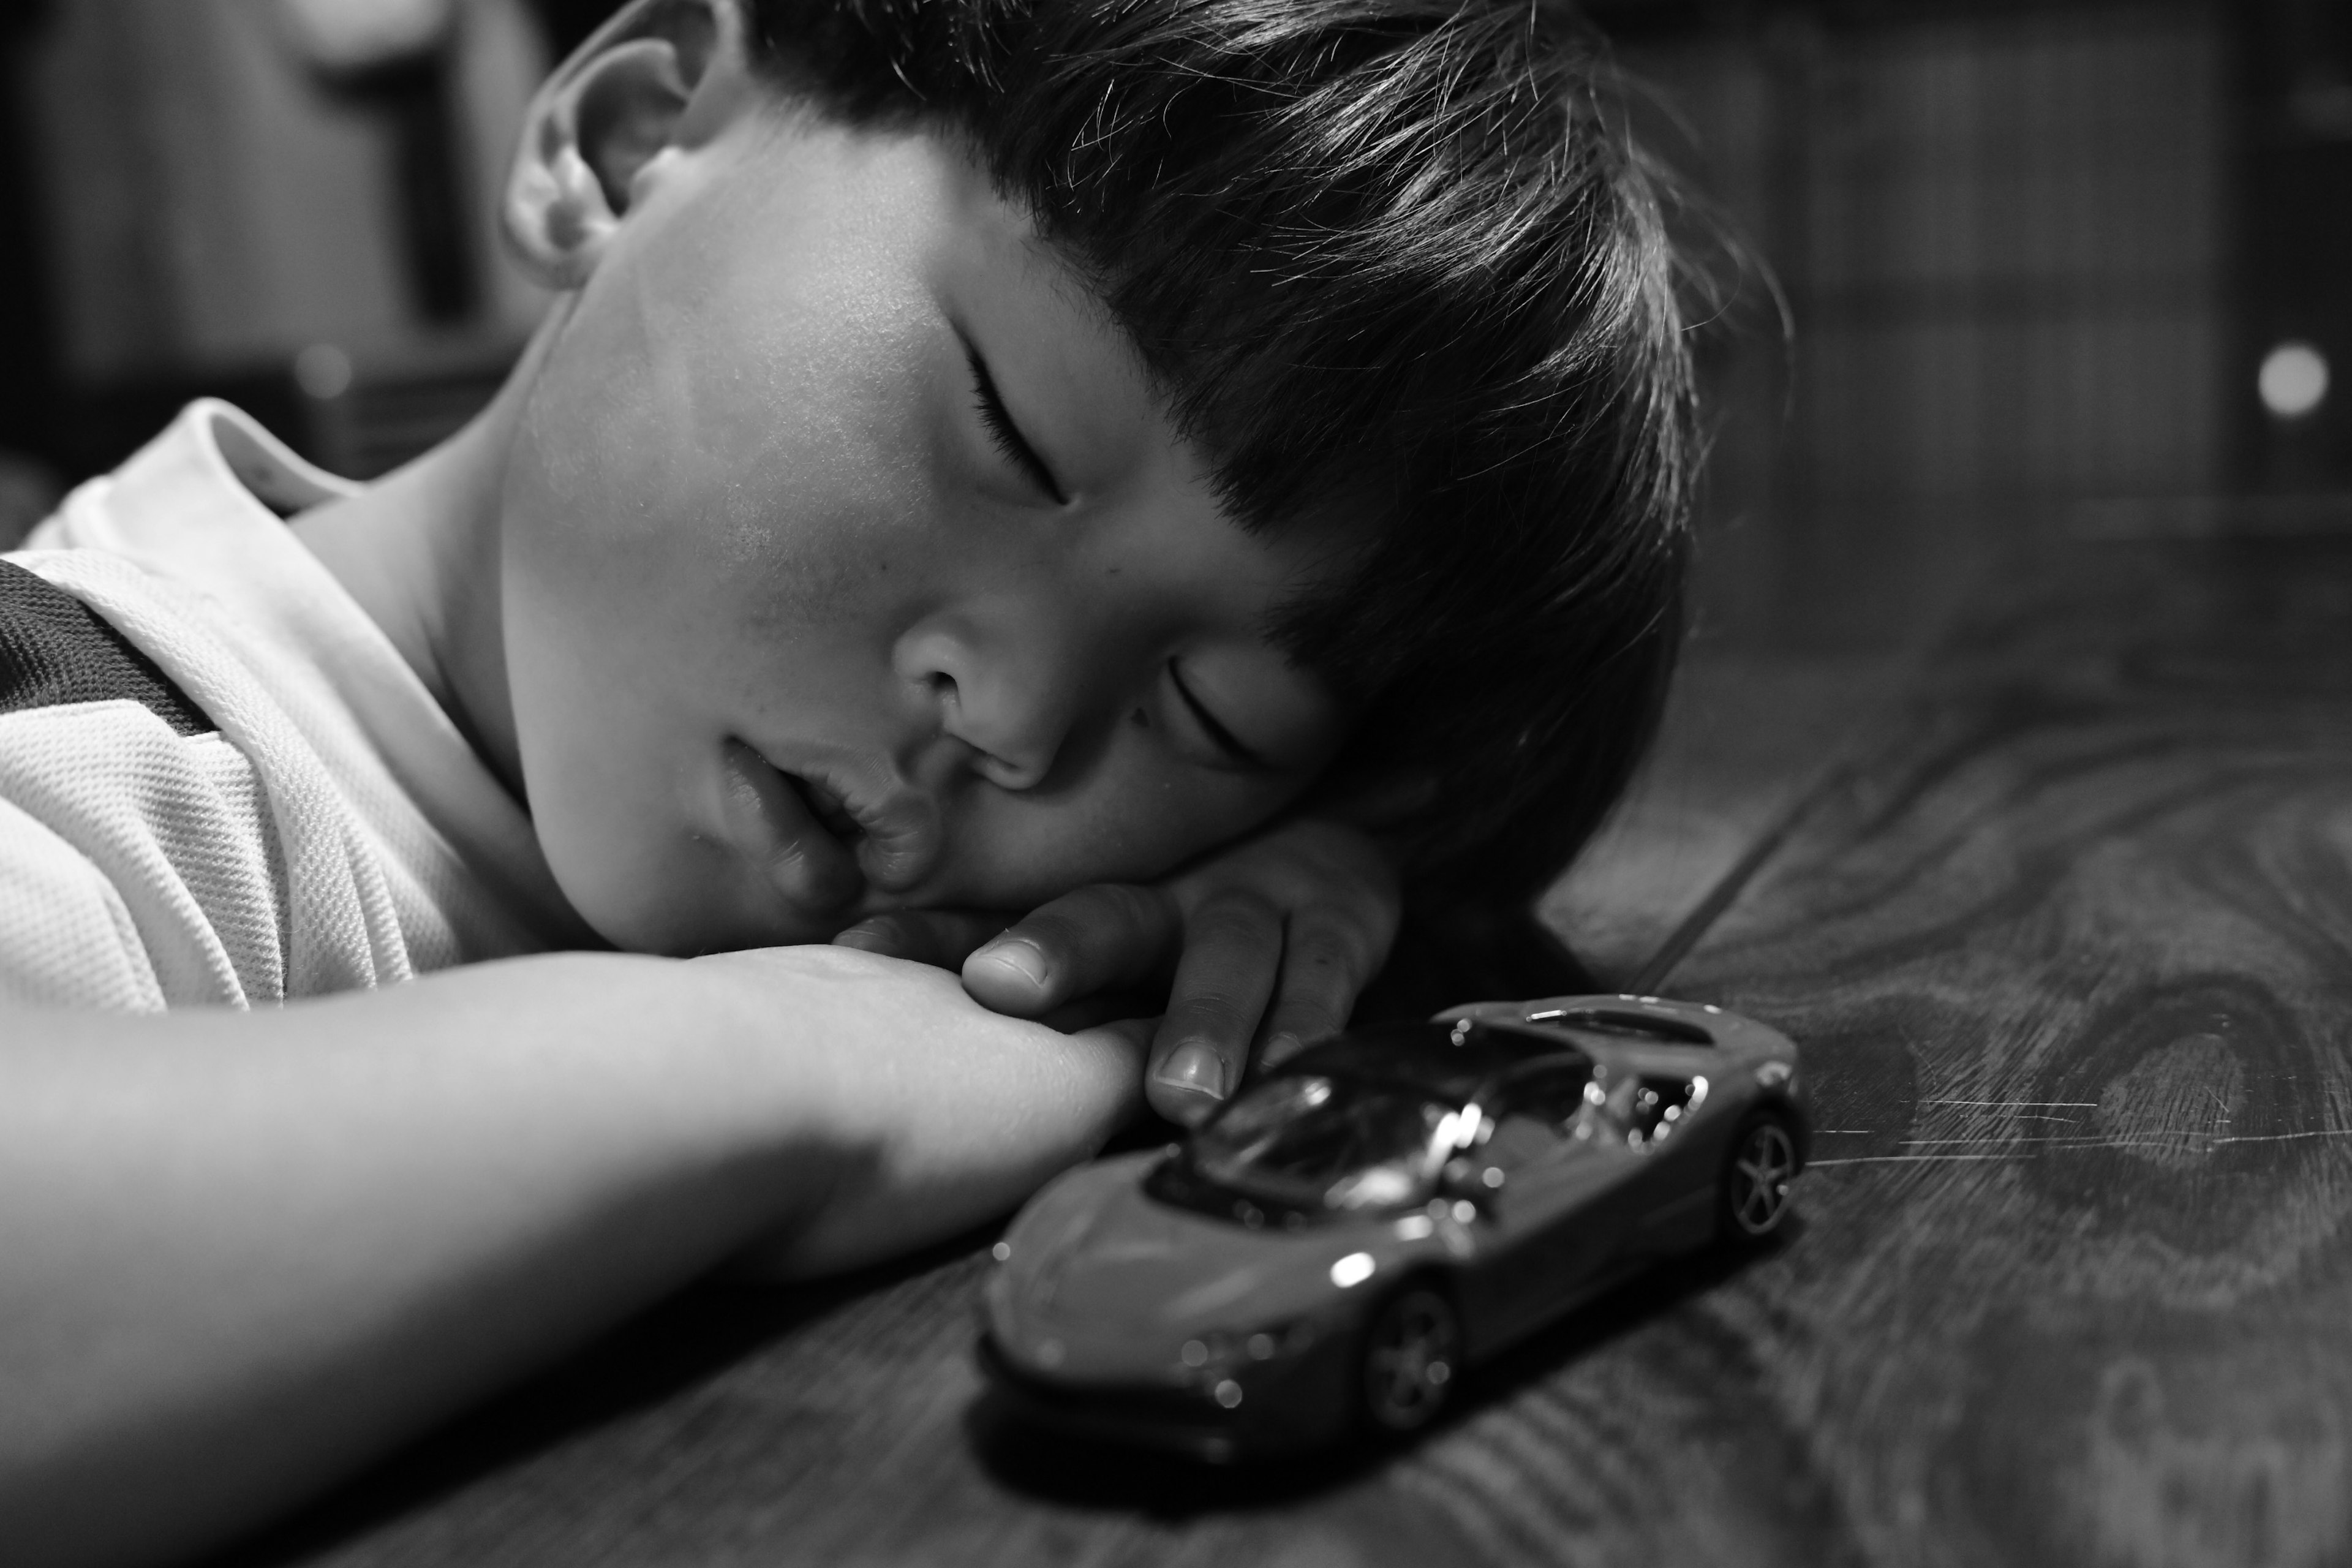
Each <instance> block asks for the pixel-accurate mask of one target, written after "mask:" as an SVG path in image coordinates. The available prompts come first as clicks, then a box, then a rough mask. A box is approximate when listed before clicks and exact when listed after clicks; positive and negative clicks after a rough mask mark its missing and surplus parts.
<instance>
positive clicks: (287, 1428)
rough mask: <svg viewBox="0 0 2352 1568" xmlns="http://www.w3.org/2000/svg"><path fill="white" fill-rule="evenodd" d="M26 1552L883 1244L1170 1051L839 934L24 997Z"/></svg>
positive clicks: (932, 1225)
mask: <svg viewBox="0 0 2352 1568" xmlns="http://www.w3.org/2000/svg"><path fill="white" fill-rule="evenodd" d="M0 1042H5V1043H0V1541H5V1542H8V1543H9V1546H8V1551H7V1553H6V1555H7V1556H8V1558H9V1560H10V1561H11V1562H12V1563H48V1562H68V1561H70V1562H77V1563H79V1562H92V1563H104V1562H133V1561H140V1560H144V1559H151V1558H153V1557H156V1556H159V1555H166V1554H173V1553H183V1554H184V1552H187V1551H188V1550H189V1549H191V1548H192V1547H194V1546H196V1545H199V1544H201V1543H203V1542H205V1541H208V1540H213V1539H217V1538H218V1537H220V1536H221V1535H222V1534H224V1533H225V1532H226V1531H231V1530H234V1529H236V1527H238V1526H239V1525H242V1524H245V1523H247V1522H250V1521H254V1520H256V1519H257V1518H259V1517H262V1516H263V1515H266V1514H267V1513H268V1512H269V1511H270V1510H273V1509H276V1508H279V1507H282V1506H284V1505H285V1504H287V1503H289V1502H290V1501H292V1500H295V1499H297V1498H299V1496H301V1495H303V1494H304V1493H305V1492H308V1491H310V1490H313V1489H316V1488H318V1487H319V1486H320V1485H321V1484H322V1483H324V1482H326V1481H328V1480H330V1479H332V1478H334V1477H335V1476H336V1475H338V1474H340V1473H341V1472H344V1471H346V1470H348V1469H350V1468H352V1467H353V1466H354V1465H355V1464H357V1463H358V1462H359V1461H361V1460H362V1459H363V1458H367V1457H368V1456H370V1455H372V1454H374V1453H378V1452H381V1451H382V1450H383V1449H384V1448H385V1447H388V1446H389V1445H391V1444H393V1443H394V1442H396V1441H398V1440H400V1439H401V1438H402V1437H404V1436H407V1435H408V1434H411V1433H413V1432H415V1431H416V1430H418V1429H419V1428H421V1427H423V1426H426V1425H428V1424H430V1423H431V1422H432V1421H434V1420H436V1418H438V1417H440V1416H442V1415H446V1414H447V1413H449V1412H450V1411H452V1410H454V1409H455V1408H457V1407H458V1406H459V1405H463V1404H464V1403H466V1402H467V1400H469V1399H471V1398H473V1397H476V1396H478V1395H479V1394H482V1393H484V1392H486V1391H487V1390H488V1389H490V1388H491V1387H494V1386H496V1385H497V1384H499V1383H502V1382H505V1381H508V1380H510V1379H511V1378H513V1377H514V1376H516V1375H518V1374H519V1373H522V1372H524V1371H526V1370H528V1369H529V1368H530V1367H531V1366H532V1365H533V1364H535V1363H543V1362H545V1361H548V1360H550V1359H551V1358H552V1357H554V1356H555V1355H557V1354H559V1353H561V1352H562V1351H564V1350H565V1349H567V1348H569V1347H571V1346H572V1345H574V1344H577V1343H578V1342H582V1341H583V1340H584V1339H586V1338H587V1337H589V1336H590V1335H592V1334H593V1333H594V1332H595V1331H598V1330H600V1329H602V1328H604V1327H605V1326H608V1325H609V1324H611V1323H613V1322H614V1321H617V1320H618V1319H620V1318H621V1317H623V1316H625V1314H627V1313H628V1312H630V1311H631V1310H635V1309H636V1308H637V1307H639V1306H641V1305H643V1304H645V1303H646V1302H647V1301H649V1300H653V1299H654V1298H656V1296H658V1295H660V1294H661V1293H663V1292H665V1291H667V1290H668V1289H673V1288H675V1287H676V1286H677V1285H678V1284H680V1283H682V1282H684V1281H686V1280H688V1279H691V1278H693V1277H694V1276H695V1275H697V1274H698V1273H699V1272H701V1271H703V1270H704V1269H707V1268H709V1267H710V1266H712V1265H713V1264H715V1263H717V1262H719V1261H720V1260H722V1259H724V1258H729V1257H730V1256H731V1255H733V1254H736V1253H738V1252H740V1251H741V1250H742V1249H744V1248H745V1247H747V1246H749V1245H751V1244H753V1243H755V1242H756V1243H759V1244H760V1245H761V1248H762V1253H763V1257H764V1258H765V1259H766V1260H767V1261H768V1262H770V1263H771V1264H773V1265H777V1266H781V1267H782V1268H784V1269H786V1270H787V1271H803V1272H809V1271H816V1270H822V1269H826V1268H842V1267H847V1266H852V1265H855V1264H857V1263H860V1262H864V1261H866V1260H868V1259H871V1258H877V1257H881V1256H885V1255H887V1254H889V1253H892V1252H898V1251H903V1250H905V1249H907V1248H908V1247H914V1246H919V1245H920V1244H922V1243H924V1242H926V1241H929V1240H931V1239H934V1238H937V1237H942V1236H946V1235H950V1234H953V1233H954V1232H956V1231H957V1230H959V1229H961V1228H964V1227H967V1226H971V1225H974V1224H976V1223H978V1222H980V1221H982V1220H983V1219H985V1218H987V1217H989V1216H990V1215H993V1214H996V1213H999V1212H1002V1211H1003V1210H1004V1209H1005V1208H1008V1207H1010V1206H1011V1205H1013V1203H1015V1202H1016V1201H1018V1200H1019V1199H1020V1198H1021V1197H1022V1196H1023V1195H1024V1194H1026V1193H1027V1192H1028V1191H1029V1190H1031V1189H1032V1188H1034V1186H1035V1185H1036V1184H1038V1183H1039V1182H1041V1181H1042V1180H1044V1179H1045V1177H1046V1176H1047V1175H1049V1174H1051V1173H1053V1172H1054V1171H1055V1170H1056V1169H1058V1168H1060V1167H1062V1166H1064V1165H1066V1164H1068V1163H1072V1162H1074V1161H1076V1160H1078V1159H1081V1158H1083V1157H1084V1156H1086V1155H1087V1153H1089V1152H1091V1151H1092V1150H1093V1149H1094V1148H1095V1147H1096V1146H1097V1143H1098V1142H1100V1141H1101V1139H1102V1138H1103V1137H1104V1136H1106V1135H1107V1134H1108V1132H1109V1131H1111V1130H1113V1129H1114V1128H1115V1127H1116V1126H1117V1125H1118V1123H1119V1122H1120V1121H1122V1120H1124V1119H1125V1118H1126V1117H1127V1116H1128V1115H1129V1114H1130V1113H1131V1111H1132V1110H1133V1108H1134V1106H1135V1104H1136V1096H1137V1085H1138V1082H1139V1068H1140V1063H1141V1056H1140V1044H1139V1041H1138V1040H1137V1039H1136V1038H1134V1037H1131V1036H1122V1035H1119V1034H1117V1033H1113V1032H1108V1031H1096V1032H1094V1033H1091V1034H1087V1035H1080V1036H1065V1035H1060V1034H1056V1033H1055V1032H1054V1031H1052V1030H1049V1029H1046V1028H1044V1027H1042V1026H1037V1025H1034V1024H1027V1023H1023V1022H1021V1021H1018V1020H1015V1019H1012V1018H1006V1017H1002V1016H995V1015H992V1014H989V1013H987V1012H984V1011H983V1010H982V1009H981V1008H979V1007H978V1006H976V1005H973V1004H972V1003H971V1001H970V1000H969V999H968V998H967V997H965V996H964V995H963V994H961V990H960V989H959V988H958V986H957V984H956V982H955V980H954V978H953V977H952V976H950V975H948V974H946V973H941V972H939V971H936V970H927V969H922V968H919V967H917V966H914V965H908V964H899V963H892V962H890V961H887V960H882V959H876V958H872V957H870V956H867V955H865V954H859V953H856V952H847V951H844V950H838V949H824V948H802V949H785V950H777V951H772V952H752V953H738V954H729V955H724V956H721V957H718V958H712V959H702V960H696V961H693V962H691V963H679V962H672V961H666V960H657V959H641V958H629V957H622V956H617V955H589V954H580V955H566V956H558V957H548V958H539V959H529V960H520V961H515V962H510V963H498V964H487V965H482V966H479V967H477V968H473V969H467V970H461V971H457V972H453V973H446V974H443V975H438V976H435V977H433V978H430V979H427V980H425V981H421V982H418V983H416V984H413V985H409V986H404V987H399V988H396V989H394V990H391V991H388V992H382V993H374V994H354V995H347V996H342V997H336V998H331V999H326V1000H322V1001H319V1002H315V1003H304V1004H299V1005H290V1006H288V1007H285V1008H283V1009H279V1010H276V1011H273V1012H268V1013H260V1014H254V1015H236V1014H181V1015H173V1016H164V1017H161V1018H125V1017H119V1016H89V1015H67V1014H52V1013H22V1012H16V1013H0Z"/></svg>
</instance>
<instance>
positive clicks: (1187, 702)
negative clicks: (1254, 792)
mask: <svg viewBox="0 0 2352 1568" xmlns="http://www.w3.org/2000/svg"><path fill="white" fill-rule="evenodd" d="M1168 679H1171V680H1172V681H1174V682H1175V683H1176V695H1178V696H1179V697H1181V698H1182V699H1183V700H1184V706H1185V707H1187V708H1189V709H1191V710H1192V717H1193V718H1194V719H1196V720H1198V721H1200V724H1201V728H1202V729H1203V730H1206V731H1208V732H1209V739H1210V740H1212V741H1214V742H1216V743H1217V746H1218V748H1219V749H1220V750H1222V751H1225V752H1231V753H1232V754H1233V756H1234V759H1235V760H1236V761H1238V762H1243V763H1248V764H1249V765H1250V766H1251V767H1254V768H1261V769H1264V770H1265V771H1267V772H1269V773H1270V772H1272V771H1273V764H1272V763H1268V762H1267V761H1266V760H1265V757H1264V756H1263V755H1261V754H1260V753H1259V752H1257V751H1256V750H1255V748H1253V747H1250V746H1246V745H1244V744H1243V743H1242V740H1241V737H1240V736H1238V735H1236V734H1234V732H1233V731H1231V730H1228V729H1226V728H1225V727H1224V725H1223V724H1222V723H1220V722H1219V721H1218V720H1217V716H1216V715H1215V714H1214V713H1212V712H1210V711H1209V707H1208V704H1207V703H1205V702H1202V700H1201V699H1200V697H1199V695H1198V694H1197V693H1195V692H1194V691H1193V689H1192V685H1191V683H1190V682H1188V681H1186V680H1185V679H1184V667H1183V666H1182V664H1181V663H1180V662H1178V661H1177V660H1175V659H1172V658H1171V659H1170V660H1169V661H1168Z"/></svg>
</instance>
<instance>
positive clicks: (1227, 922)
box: [1186, 888, 1282, 942]
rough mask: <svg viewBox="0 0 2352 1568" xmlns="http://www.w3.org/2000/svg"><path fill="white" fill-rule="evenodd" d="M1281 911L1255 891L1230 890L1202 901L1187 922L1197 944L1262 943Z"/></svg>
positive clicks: (1224, 890)
mask: <svg viewBox="0 0 2352 1568" xmlns="http://www.w3.org/2000/svg"><path fill="white" fill-rule="evenodd" d="M1281 923H1282V911H1281V910H1278V909H1276V907H1275V906H1274V904H1273V903H1272V902H1271V901H1270V900H1267V899H1266V898H1265V897H1264V896H1263V895H1262V894H1260V893H1258V892H1257V891H1256V890H1255V889H1248V888H1228V889H1223V891H1220V892H1217V893H1213V894H1211V895H1210V896H1209V897H1208V898H1206V899H1204V900H1202V901H1201V903H1200V905H1199V906H1198V907H1197V908H1195V909H1194V910H1193V911H1192V919H1191V920H1190V921H1187V922H1186V925H1187V928H1188V931H1189V933H1190V934H1191V935H1192V938H1193V939H1194V940H1195V941H1227V942H1235V941H1240V942H1262V941H1264V940H1265V938H1266V937H1267V936H1268V935H1269V934H1270V933H1271V932H1272V931H1274V930H1275V929H1276V927H1278V926H1280V925H1281Z"/></svg>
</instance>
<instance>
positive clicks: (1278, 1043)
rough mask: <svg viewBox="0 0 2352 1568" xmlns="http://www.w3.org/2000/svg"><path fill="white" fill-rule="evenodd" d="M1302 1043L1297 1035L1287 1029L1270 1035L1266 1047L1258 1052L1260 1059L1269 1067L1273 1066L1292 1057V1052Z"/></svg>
mask: <svg viewBox="0 0 2352 1568" xmlns="http://www.w3.org/2000/svg"><path fill="white" fill-rule="evenodd" d="M1301 1043H1302V1042H1301V1041H1300V1040H1299V1038H1298V1037H1297V1035H1294V1034H1292V1033H1290V1032H1289V1031H1288V1030H1284V1031H1283V1032H1282V1033H1281V1034H1278V1035H1269V1036H1267V1037H1266V1041H1265V1049H1264V1050H1261V1051H1260V1052H1258V1054H1257V1056H1258V1060H1260V1061H1262V1062H1264V1063H1265V1065H1266V1066H1268V1067H1273V1066H1275V1065H1276V1063H1278V1062H1285V1061H1287V1060H1289V1059H1290V1058H1291V1056H1292V1054H1293V1053H1294V1052H1296V1051H1297V1049H1298V1047H1299V1046H1300V1044H1301Z"/></svg>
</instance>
